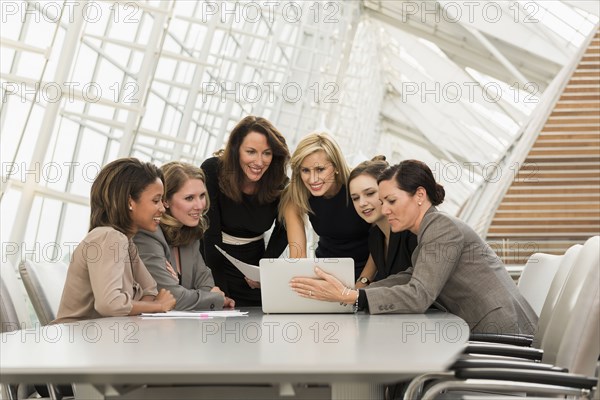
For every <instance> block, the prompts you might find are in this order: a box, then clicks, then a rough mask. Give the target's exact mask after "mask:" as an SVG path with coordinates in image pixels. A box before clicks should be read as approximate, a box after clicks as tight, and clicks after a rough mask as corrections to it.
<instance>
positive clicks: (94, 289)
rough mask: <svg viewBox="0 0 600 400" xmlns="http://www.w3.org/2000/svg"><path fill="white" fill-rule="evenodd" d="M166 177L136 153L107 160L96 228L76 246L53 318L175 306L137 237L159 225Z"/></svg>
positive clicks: (95, 189) (97, 186)
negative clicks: (144, 256) (150, 267)
mask: <svg viewBox="0 0 600 400" xmlns="http://www.w3.org/2000/svg"><path fill="white" fill-rule="evenodd" d="M162 195H163V177H162V173H161V172H160V171H159V170H158V168H156V166H155V165H153V164H150V163H142V162H141V161H139V160H137V159H135V158H121V159H118V160H116V161H113V162H111V163H109V164H107V165H106V166H105V167H104V168H102V170H101V171H100V173H99V174H98V176H97V177H96V179H95V180H94V183H93V184H92V191H91V195H90V205H91V216H90V231H89V232H88V234H87V235H86V237H85V238H84V239H83V240H82V241H81V243H80V244H79V245H78V246H77V247H76V248H75V251H74V253H73V256H72V259H71V263H70V264H69V269H68V272H67V279H66V282H65V287H64V290H63V294H62V298H61V300H60V306H59V309H58V315H57V319H56V320H54V321H53V323H61V322H71V321H78V320H84V319H92V318H100V317H116V316H125V315H138V314H141V313H144V312H146V313H153V312H165V311H169V310H171V309H172V308H173V307H175V299H174V297H173V295H172V294H171V293H170V292H169V291H167V290H161V291H160V292H158V291H157V290H156V282H155V281H154V279H152V276H151V275H150V273H149V272H148V270H147V269H146V267H145V266H144V264H143V263H142V261H141V260H140V257H139V255H138V252H137V249H136V247H135V245H134V244H133V242H132V241H131V238H132V237H133V235H135V233H136V232H137V231H138V230H140V229H145V230H148V231H154V230H156V228H157V227H158V223H159V221H160V216H161V214H162V213H163V211H164V208H163V206H162V201H161V200H162Z"/></svg>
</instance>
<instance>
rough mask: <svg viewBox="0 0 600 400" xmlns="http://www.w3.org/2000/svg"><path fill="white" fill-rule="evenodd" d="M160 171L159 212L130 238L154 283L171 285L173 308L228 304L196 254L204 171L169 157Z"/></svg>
mask: <svg viewBox="0 0 600 400" xmlns="http://www.w3.org/2000/svg"><path fill="white" fill-rule="evenodd" d="M160 169H161V170H162V172H163V174H164V177H165V196H164V206H165V213H163V215H162V216H161V219H160V226H159V228H158V229H157V230H156V231H155V232H151V231H147V230H142V229H140V230H139V231H138V233H137V234H136V235H135V236H134V238H133V241H134V242H135V244H136V245H137V247H138V250H139V254H140V258H141V259H142V261H143V262H144V264H145V265H146V268H148V271H150V274H152V276H153V277H154V279H155V280H156V283H157V285H158V287H159V288H164V289H168V290H170V291H171V293H172V294H173V296H175V299H176V300H177V303H176V305H175V309H176V310H178V311H189V310H213V309H221V308H223V307H226V308H233V307H234V305H235V303H234V301H233V300H232V299H230V298H228V297H226V296H225V295H224V293H223V292H222V291H221V290H220V289H219V288H218V287H216V286H215V282H214V280H213V277H212V273H211V271H210V269H209V268H208V267H207V266H206V264H205V263H204V260H203V259H202V255H201V254H200V238H201V237H202V234H203V233H204V231H205V230H206V228H207V222H206V218H205V214H206V211H207V209H208V206H209V204H208V195H207V193H206V185H205V181H206V178H205V175H204V172H203V171H202V170H201V169H200V168H198V167H195V166H193V165H190V164H185V163H180V162H170V163H167V164H165V165H163V166H162V167H161V168H160Z"/></svg>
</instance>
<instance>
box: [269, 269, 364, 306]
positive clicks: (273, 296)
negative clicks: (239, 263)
mask: <svg viewBox="0 0 600 400" xmlns="http://www.w3.org/2000/svg"><path fill="white" fill-rule="evenodd" d="M259 265H260V288H261V293H262V310H263V312H264V313H265V314H269V313H274V314H286V313H288V314H292V313H351V312H352V305H351V304H349V305H346V306H344V305H340V303H339V302H330V301H322V300H315V299H307V298H304V297H301V296H300V295H298V294H297V293H296V292H294V291H293V290H292V288H291V287H290V280H291V279H292V278H293V277H295V276H306V277H313V278H316V277H317V276H316V275H315V272H314V269H315V266H318V267H319V268H321V269H322V270H323V271H325V272H327V273H329V274H332V275H333V276H335V277H336V278H338V279H339V280H340V281H341V282H342V283H343V284H344V285H346V286H347V287H350V288H354V260H353V259H352V258H263V259H262V260H260V264H259Z"/></svg>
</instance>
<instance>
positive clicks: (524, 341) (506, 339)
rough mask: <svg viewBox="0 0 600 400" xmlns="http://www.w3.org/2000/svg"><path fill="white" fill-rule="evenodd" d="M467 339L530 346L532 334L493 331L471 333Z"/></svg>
mask: <svg viewBox="0 0 600 400" xmlns="http://www.w3.org/2000/svg"><path fill="white" fill-rule="evenodd" d="M469 341H477V342H488V343H503V344H512V345H514V346H527V347H529V346H531V343H533V335H501V334H493V333H471V335H470V336H469Z"/></svg>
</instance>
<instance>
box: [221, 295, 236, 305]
mask: <svg viewBox="0 0 600 400" xmlns="http://www.w3.org/2000/svg"><path fill="white" fill-rule="evenodd" d="M223 308H235V300H233V299H231V298H229V297H227V296H225V302H224V303H223Z"/></svg>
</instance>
